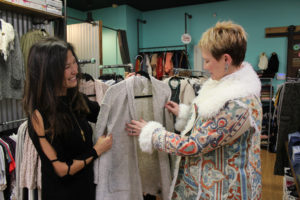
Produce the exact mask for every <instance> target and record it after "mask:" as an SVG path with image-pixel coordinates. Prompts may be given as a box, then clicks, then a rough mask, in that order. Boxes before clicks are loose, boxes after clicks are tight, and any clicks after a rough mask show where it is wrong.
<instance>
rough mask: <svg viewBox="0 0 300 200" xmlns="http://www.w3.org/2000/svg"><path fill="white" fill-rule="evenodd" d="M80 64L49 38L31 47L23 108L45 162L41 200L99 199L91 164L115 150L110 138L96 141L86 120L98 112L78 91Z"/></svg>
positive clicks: (66, 48) (66, 46)
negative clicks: (108, 151)
mask: <svg viewBox="0 0 300 200" xmlns="http://www.w3.org/2000/svg"><path fill="white" fill-rule="evenodd" d="M77 61H78V59H77V57H76V55H75V52H74V49H73V47H72V45H70V44H69V43H66V42H64V41H62V40H59V39H56V38H48V39H46V40H44V41H42V42H39V43H37V44H35V45H33V46H32V48H31V50H30V52H29V57H28V65H27V66H28V67H27V72H26V83H25V92H24V99H23V103H24V109H25V112H26V114H27V116H28V131H29V135H30V138H31V139H32V141H33V144H34V146H35V147H36V149H37V152H38V154H39V156H40V158H41V162H42V166H41V168H42V169H41V170H42V199H43V200H47V199H52V200H53V199H56V200H58V199H64V200H67V199H72V200H74V199H95V186H94V183H93V177H94V174H93V166H92V164H91V163H92V162H93V160H94V159H95V158H97V157H98V156H100V155H101V154H102V153H103V152H105V151H107V150H108V149H110V148H111V145H112V137H111V135H109V136H103V137H100V138H99V139H98V140H97V141H96V144H95V145H93V141H92V128H91V126H90V125H89V123H88V121H90V122H96V120H97V116H98V113H99V110H100V107H99V105H98V104H97V103H96V102H92V101H89V100H88V98H87V97H86V96H84V95H83V94H81V93H79V91H78V78H77V76H78V72H79V70H80V69H79V67H78V62H77Z"/></svg>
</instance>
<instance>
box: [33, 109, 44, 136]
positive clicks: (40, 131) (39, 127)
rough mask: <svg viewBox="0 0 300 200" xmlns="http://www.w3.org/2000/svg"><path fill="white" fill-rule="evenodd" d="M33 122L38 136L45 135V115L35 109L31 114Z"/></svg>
mask: <svg viewBox="0 0 300 200" xmlns="http://www.w3.org/2000/svg"><path fill="white" fill-rule="evenodd" d="M31 123H32V126H33V129H34V131H35V132H36V134H37V135H38V136H45V128H44V121H43V117H42V115H41V113H40V112H39V111H38V110H35V111H33V113H32V115H31Z"/></svg>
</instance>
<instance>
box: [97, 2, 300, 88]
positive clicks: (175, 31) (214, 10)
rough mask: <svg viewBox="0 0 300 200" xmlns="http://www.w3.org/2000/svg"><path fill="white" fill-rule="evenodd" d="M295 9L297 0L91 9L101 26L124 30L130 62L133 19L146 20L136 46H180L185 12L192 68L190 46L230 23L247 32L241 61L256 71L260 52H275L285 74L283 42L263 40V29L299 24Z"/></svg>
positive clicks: (134, 34)
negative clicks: (152, 8) (220, 24)
mask: <svg viewBox="0 0 300 200" xmlns="http://www.w3.org/2000/svg"><path fill="white" fill-rule="evenodd" d="M299 8H300V1H299V0H228V1H224V2H217V3H208V4H199V5H193V6H185V7H177V8H171V9H162V10H155V11H148V12H140V11H138V10H135V9H134V8H131V7H128V6H119V7H117V8H105V9H101V10H94V11H93V17H94V19H95V20H99V19H101V20H102V21H103V25H106V26H109V27H112V28H116V29H124V30H126V31H127V37H128V45H129V50H130V57H131V59H132V62H134V57H135V56H136V54H137V31H136V19H137V18H140V19H144V20H146V21H147V23H146V24H141V25H140V27H141V29H140V38H139V39H140V47H152V46H165V45H167V46H168V45H181V44H182V43H181V41H180V38H181V35H182V34H183V33H184V13H185V12H187V13H189V14H191V15H192V16H193V17H192V19H188V20H187V29H188V33H189V34H190V35H191V36H192V42H191V44H189V45H188V51H189V58H190V61H191V65H193V46H194V45H196V44H197V43H198V41H199V39H200V38H201V35H202V33H203V32H204V31H205V30H206V29H207V28H209V27H211V26H213V25H214V24H215V23H216V22H217V21H220V20H232V21H234V22H236V23H239V24H240V25H242V26H243V27H244V28H245V30H246V32H247V33H248V49H247V53H246V58H245V60H246V61H248V62H250V63H251V64H252V65H253V67H254V68H256V69H257V64H258V61H259V55H260V53H261V52H265V53H266V55H267V56H268V57H270V55H271V53H272V52H276V53H277V54H278V58H279V62H280V66H279V72H284V73H285V72H286V62H287V61H286V58H287V39H286V38H283V37H281V38H265V36H264V35H265V28H267V27H278V26H289V25H300V22H299V19H300V12H299ZM214 14H216V15H214ZM103 39H104V40H105V38H103ZM112 46H113V45H112ZM109 51H111V53H112V54H115V49H114V48H111V49H110V48H109V47H103V52H106V53H108V52H109ZM108 54H109V53H108ZM118 60H120V59H118ZM277 83H280V82H276V81H275V84H277Z"/></svg>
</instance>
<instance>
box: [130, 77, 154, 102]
mask: <svg viewBox="0 0 300 200" xmlns="http://www.w3.org/2000/svg"><path fill="white" fill-rule="evenodd" d="M136 74H140V75H141V76H144V77H146V78H147V79H148V80H150V81H151V79H150V75H149V74H148V73H147V72H145V71H138V72H136ZM150 97H152V94H151V95H142V96H134V98H135V99H139V98H150Z"/></svg>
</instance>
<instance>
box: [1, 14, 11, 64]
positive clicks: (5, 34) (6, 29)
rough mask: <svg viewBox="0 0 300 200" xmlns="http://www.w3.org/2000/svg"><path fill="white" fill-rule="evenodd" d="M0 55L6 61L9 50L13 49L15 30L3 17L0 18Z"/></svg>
mask: <svg viewBox="0 0 300 200" xmlns="http://www.w3.org/2000/svg"><path fill="white" fill-rule="evenodd" d="M0 23H1V29H0V52H1V54H0V56H1V57H3V59H4V62H6V60H7V57H8V56H9V53H10V51H12V50H14V40H15V31H14V28H13V26H12V25H11V24H10V23H6V22H5V21H4V20H3V19H0Z"/></svg>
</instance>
